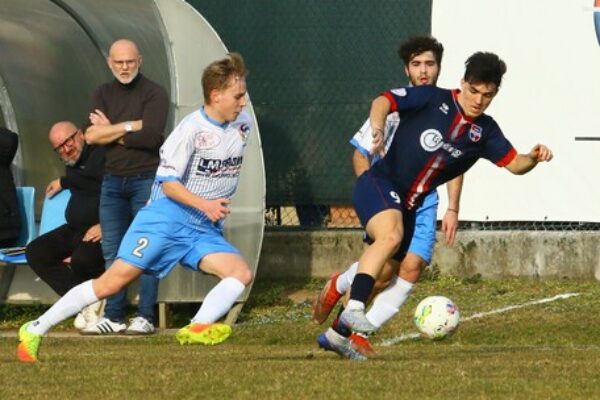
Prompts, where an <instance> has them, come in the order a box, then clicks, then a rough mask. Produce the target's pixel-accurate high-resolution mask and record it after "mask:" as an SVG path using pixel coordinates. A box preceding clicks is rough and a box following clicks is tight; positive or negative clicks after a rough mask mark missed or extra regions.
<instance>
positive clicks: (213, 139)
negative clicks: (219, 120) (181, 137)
mask: <svg viewBox="0 0 600 400" xmlns="http://www.w3.org/2000/svg"><path fill="white" fill-rule="evenodd" d="M219 143H221V138H220V137H219V135H217V134H216V133H213V132H200V133H198V134H196V139H195V141H194V145H195V146H196V149H198V150H208V149H212V148H214V147H217V146H218V145H219Z"/></svg>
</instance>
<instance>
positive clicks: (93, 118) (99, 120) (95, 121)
mask: <svg viewBox="0 0 600 400" xmlns="http://www.w3.org/2000/svg"><path fill="white" fill-rule="evenodd" d="M90 122H91V123H92V125H110V120H109V119H108V117H107V116H106V115H104V113H103V112H102V111H101V110H98V109H95V110H94V111H93V112H91V113H90Z"/></svg>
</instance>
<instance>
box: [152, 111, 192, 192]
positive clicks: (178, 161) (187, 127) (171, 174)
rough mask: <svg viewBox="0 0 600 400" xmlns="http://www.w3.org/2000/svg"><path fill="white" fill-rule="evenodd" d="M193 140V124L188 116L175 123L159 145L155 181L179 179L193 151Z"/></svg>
mask: <svg viewBox="0 0 600 400" xmlns="http://www.w3.org/2000/svg"><path fill="white" fill-rule="evenodd" d="M194 140H195V129H194V124H193V123H191V121H190V118H189V117H188V118H185V119H184V120H183V121H181V123H180V124H179V125H177V127H176V128H175V129H174V130H173V132H171V134H170V135H169V137H168V138H167V140H166V141H165V143H164V144H163V145H162V146H161V148H160V164H159V165H158V169H157V170H156V181H158V182H168V181H176V180H181V178H182V177H183V175H184V173H185V171H186V169H187V166H188V163H189V161H190V159H191V157H192V155H193V153H194Z"/></svg>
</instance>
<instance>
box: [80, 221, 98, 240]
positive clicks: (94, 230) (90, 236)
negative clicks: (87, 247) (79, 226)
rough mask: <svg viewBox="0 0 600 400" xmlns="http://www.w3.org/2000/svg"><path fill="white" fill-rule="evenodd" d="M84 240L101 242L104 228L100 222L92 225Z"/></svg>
mask: <svg viewBox="0 0 600 400" xmlns="http://www.w3.org/2000/svg"><path fill="white" fill-rule="evenodd" d="M81 240H83V241H84V242H94V243H95V242H99V241H101V240H102V229H100V224H96V225H93V226H91V227H90V229H88V230H87V232H86V233H85V235H83V239H81Z"/></svg>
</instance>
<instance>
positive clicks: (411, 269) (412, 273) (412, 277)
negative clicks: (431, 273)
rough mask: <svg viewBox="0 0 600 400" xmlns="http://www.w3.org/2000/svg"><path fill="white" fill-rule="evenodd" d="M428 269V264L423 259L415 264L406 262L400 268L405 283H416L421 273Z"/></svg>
mask: <svg viewBox="0 0 600 400" xmlns="http://www.w3.org/2000/svg"><path fill="white" fill-rule="evenodd" d="M425 267H427V263H426V262H425V261H423V260H422V259H418V260H415V261H414V262H404V263H402V265H401V266H400V274H399V275H400V277H401V278H402V279H404V280H405V281H408V282H412V283H415V282H417V281H418V280H419V277H420V276H421V272H422V271H423V270H424V269H425Z"/></svg>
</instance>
